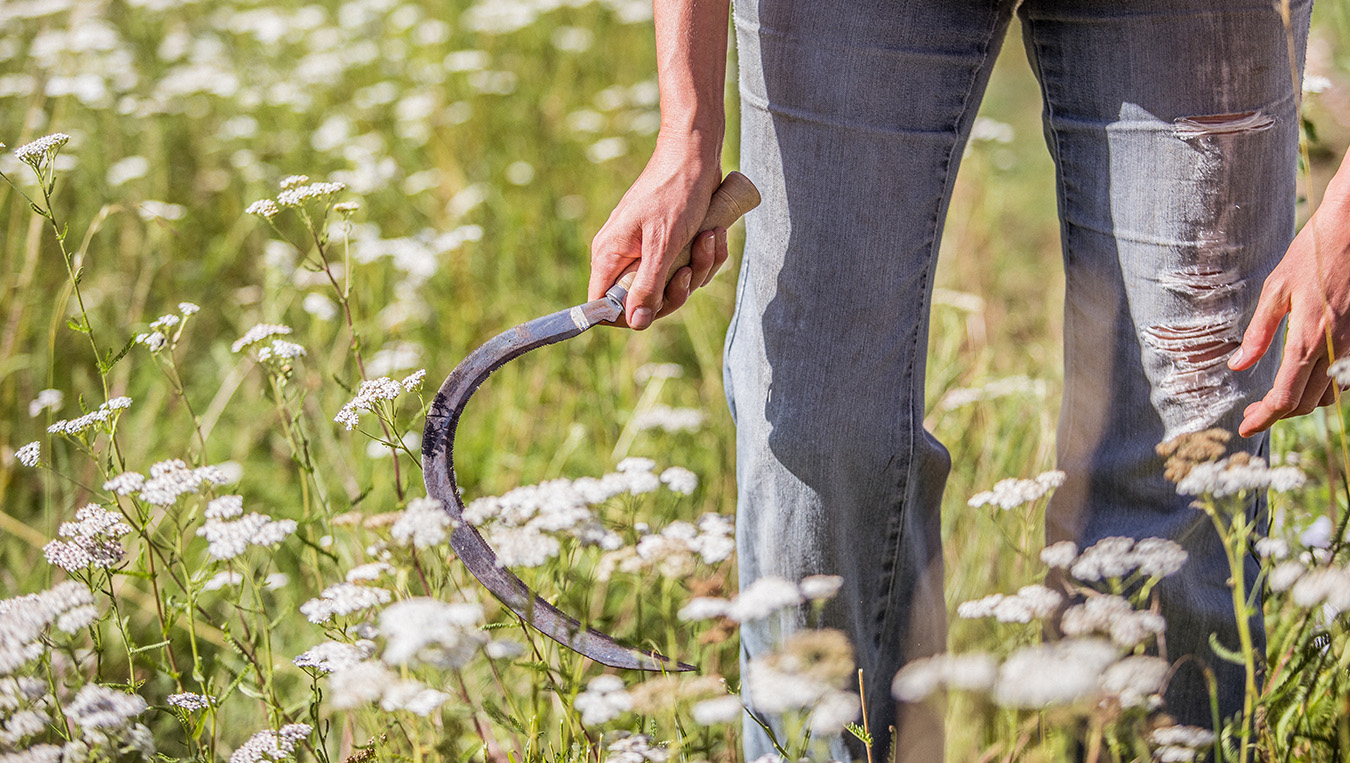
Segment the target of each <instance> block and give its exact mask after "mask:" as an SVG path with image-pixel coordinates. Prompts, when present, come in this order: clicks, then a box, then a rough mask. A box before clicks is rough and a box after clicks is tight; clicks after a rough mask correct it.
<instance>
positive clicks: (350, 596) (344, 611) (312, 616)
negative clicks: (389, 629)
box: [300, 582, 390, 625]
mask: <svg viewBox="0 0 1350 763" xmlns="http://www.w3.org/2000/svg"><path fill="white" fill-rule="evenodd" d="M389 599H390V594H389V592H388V591H386V590H385V589H383V588H375V587H373V586H360V585H356V584H355V583H346V582H343V583H337V584H334V585H331V586H328V587H327V588H325V589H324V590H323V593H321V594H319V598H317V599H310V600H309V601H307V602H305V603H304V604H301V605H300V614H302V615H304V616H305V617H306V618H308V619H309V621H310V622H311V623H314V624H315V625H322V624H323V623H326V622H328V621H329V620H332V619H333V618H334V617H340V616H345V615H350V614H354V613H356V612H360V611H361V610H363V609H370V608H371V607H377V606H379V605H381V604H387V603H388V602H389Z"/></svg>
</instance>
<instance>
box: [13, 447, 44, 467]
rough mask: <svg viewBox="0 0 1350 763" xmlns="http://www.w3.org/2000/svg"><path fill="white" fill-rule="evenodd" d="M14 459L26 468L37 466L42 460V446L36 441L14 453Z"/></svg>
mask: <svg viewBox="0 0 1350 763" xmlns="http://www.w3.org/2000/svg"><path fill="white" fill-rule="evenodd" d="M14 457H15V458H16V459H18V461H19V463H21V464H23V465H24V466H28V467H33V466H37V465H38V462H39V461H41V460H42V444H41V443H39V442H37V441H34V442H30V443H28V444H27V445H25V446H23V447H22V448H19V449H18V450H16V451H14Z"/></svg>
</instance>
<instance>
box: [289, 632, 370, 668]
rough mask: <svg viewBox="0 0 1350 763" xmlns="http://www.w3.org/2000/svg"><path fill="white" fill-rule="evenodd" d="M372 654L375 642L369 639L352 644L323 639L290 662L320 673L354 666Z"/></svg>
mask: <svg viewBox="0 0 1350 763" xmlns="http://www.w3.org/2000/svg"><path fill="white" fill-rule="evenodd" d="M374 654H375V642H374V641H371V640H369V639H362V640H360V641H357V642H356V643H354V644H344V643H342V642H341V641H325V642H323V643H322V644H319V645H317V646H314V647H311V648H310V649H307V650H306V651H304V652H302V653H301V654H300V655H299V656H297V657H296V658H295V659H294V660H291V662H294V663H295V665H296V667H299V668H310V669H311V670H316V671H318V672H320V673H335V672H337V671H339V670H349V669H351V668H354V667H356V666H357V665H359V664H361V663H362V662H365V661H366V660H368V659H370V658H371V657H372V656H373V655H374Z"/></svg>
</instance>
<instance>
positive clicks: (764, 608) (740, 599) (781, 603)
mask: <svg viewBox="0 0 1350 763" xmlns="http://www.w3.org/2000/svg"><path fill="white" fill-rule="evenodd" d="M801 603H802V592H801V590H800V589H798V588H797V585H796V584H795V583H793V582H791V581H789V580H785V579H783V578H780V577H775V576H772V575H768V576H765V577H762V578H760V579H759V580H756V581H755V582H753V583H751V584H750V585H748V586H746V588H745V590H744V591H741V592H740V594H739V595H738V596H737V597H736V598H735V599H734V600H732V602H731V604H730V605H729V606H728V607H727V613H726V616H727V617H729V618H731V619H732V620H735V621H737V622H745V621H747V620H762V619H763V618H766V617H768V616H769V615H771V614H773V613H774V612H777V611H778V610H780V609H783V608H784V607H793V606H796V605H798V604H801Z"/></svg>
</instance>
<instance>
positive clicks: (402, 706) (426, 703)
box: [380, 681, 450, 718]
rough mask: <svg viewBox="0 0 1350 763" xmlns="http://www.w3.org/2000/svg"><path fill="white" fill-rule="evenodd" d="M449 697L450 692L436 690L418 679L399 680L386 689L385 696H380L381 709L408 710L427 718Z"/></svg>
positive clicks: (390, 710) (391, 710) (389, 710)
mask: <svg viewBox="0 0 1350 763" xmlns="http://www.w3.org/2000/svg"><path fill="white" fill-rule="evenodd" d="M448 699H450V695H449V694H446V693H445V692H443V691H436V690H435V689H432V688H430V687H428V686H426V685H425V684H422V683H420V682H418V681H398V682H395V683H394V684H392V685H390V686H389V687H387V688H386V689H385V690H384V694H383V696H381V697H380V709H382V710H384V711H386V712H394V711H396V710H407V711H408V712H410V713H412V714H413V715H417V716H421V717H423V718H425V717H427V716H428V715H431V714H432V712H434V711H435V710H436V708H438V707H440V706H441V705H443V704H445V702H446V700H448Z"/></svg>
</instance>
